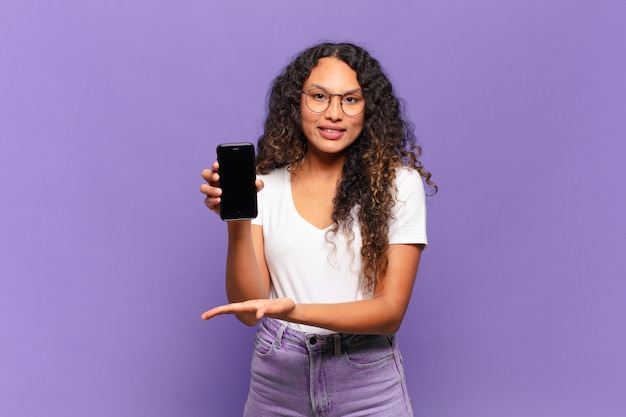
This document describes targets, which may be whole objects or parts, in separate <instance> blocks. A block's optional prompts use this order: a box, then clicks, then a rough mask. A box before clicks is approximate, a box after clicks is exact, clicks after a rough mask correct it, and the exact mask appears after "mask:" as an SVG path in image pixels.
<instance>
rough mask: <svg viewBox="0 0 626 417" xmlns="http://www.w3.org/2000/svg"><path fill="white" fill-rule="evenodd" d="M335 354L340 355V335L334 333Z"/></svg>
mask: <svg viewBox="0 0 626 417" xmlns="http://www.w3.org/2000/svg"><path fill="white" fill-rule="evenodd" d="M334 336H335V356H341V335H340V334H339V333H335V334H334Z"/></svg>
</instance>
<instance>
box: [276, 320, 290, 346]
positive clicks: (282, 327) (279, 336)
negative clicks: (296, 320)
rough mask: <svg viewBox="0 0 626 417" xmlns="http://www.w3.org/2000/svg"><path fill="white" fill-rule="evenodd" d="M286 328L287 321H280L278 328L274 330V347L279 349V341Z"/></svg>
mask: <svg viewBox="0 0 626 417" xmlns="http://www.w3.org/2000/svg"><path fill="white" fill-rule="evenodd" d="M286 328H287V322H285V323H282V324H281V325H280V328H279V329H278V331H277V332H276V341H275V344H276V349H280V347H281V342H282V340H283V333H285V329H286Z"/></svg>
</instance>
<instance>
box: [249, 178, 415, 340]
mask: <svg viewBox="0 0 626 417" xmlns="http://www.w3.org/2000/svg"><path fill="white" fill-rule="evenodd" d="M258 178H260V179H262V180H263V181H264V183H265V187H264V188H263V190H261V191H260V192H259V193H258V205H259V214H258V216H257V218H256V219H254V220H253V221H252V223H253V224H256V225H260V226H262V227H263V237H264V242H265V243H264V244H265V260H266V262H267V266H268V268H269V272H270V276H271V289H270V298H280V297H288V298H291V299H293V300H294V301H295V302H296V303H304V304H308V303H341V302H348V301H358V300H363V299H368V298H372V294H371V293H364V289H363V273H362V264H361V254H360V252H361V233H360V227H359V224H358V220H357V219H356V217H355V216H354V218H355V221H354V239H353V240H352V242H350V243H348V240H347V239H346V236H344V235H343V234H341V232H338V234H337V235H332V234H330V235H329V236H330V242H329V241H328V239H326V238H325V234H326V231H327V230H328V229H319V228H317V227H315V226H313V225H312V224H311V223H309V222H307V221H306V220H305V219H304V218H303V217H302V216H300V214H299V213H298V211H297V210H296V208H295V205H294V203H293V198H292V194H291V176H290V173H289V172H288V171H287V169H286V168H281V169H276V170H274V171H272V172H270V173H269V174H267V175H259V176H258ZM396 187H397V188H398V193H397V197H396V204H395V206H394V207H393V215H394V219H392V220H391V224H390V228H389V243H390V244H398V243H409V244H410V243H412V244H427V239H426V202H425V194H424V185H423V183H422V178H421V177H420V175H419V173H418V172H417V171H416V170H414V169H409V168H407V167H400V168H398V169H397V170H396ZM356 210H357V209H355V210H354V211H353V213H356ZM288 325H289V326H290V327H292V328H294V329H296V330H300V331H303V332H310V333H329V331H328V330H326V329H320V328H317V327H313V326H307V325H302V324H297V323H288Z"/></svg>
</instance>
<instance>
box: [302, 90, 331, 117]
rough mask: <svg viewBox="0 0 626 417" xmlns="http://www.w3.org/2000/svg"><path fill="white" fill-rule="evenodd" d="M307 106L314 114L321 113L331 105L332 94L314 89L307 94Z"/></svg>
mask: <svg viewBox="0 0 626 417" xmlns="http://www.w3.org/2000/svg"><path fill="white" fill-rule="evenodd" d="M305 100H306V105H307V106H309V109H311V111H312V112H315V113H321V112H323V111H325V110H326V109H327V108H328V105H329V104H330V94H329V93H328V92H327V91H324V90H320V89H317V88H313V89H311V90H309V91H307V92H306V99H305Z"/></svg>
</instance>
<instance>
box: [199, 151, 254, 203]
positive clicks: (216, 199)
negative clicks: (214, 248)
mask: <svg viewBox="0 0 626 417" xmlns="http://www.w3.org/2000/svg"><path fill="white" fill-rule="evenodd" d="M219 167H220V165H219V163H218V162H217V161H216V162H213V166H212V167H211V169H210V170H209V169H203V170H202V178H204V180H205V181H206V184H202V185H201V186H200V192H201V193H202V194H204V195H206V197H205V199H204V204H205V205H206V206H207V207H208V208H209V209H210V210H211V211H213V212H214V213H216V214H217V215H219V214H220V202H221V201H222V200H221V197H220V196H221V195H222V189H221V188H220V187H219V181H220V174H219V173H218V170H219ZM254 185H255V186H256V192H257V193H258V192H259V191H261V190H262V189H263V186H264V184H263V181H261V180H259V179H257V180H255V181H254Z"/></svg>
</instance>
